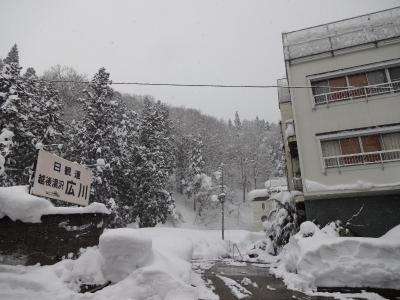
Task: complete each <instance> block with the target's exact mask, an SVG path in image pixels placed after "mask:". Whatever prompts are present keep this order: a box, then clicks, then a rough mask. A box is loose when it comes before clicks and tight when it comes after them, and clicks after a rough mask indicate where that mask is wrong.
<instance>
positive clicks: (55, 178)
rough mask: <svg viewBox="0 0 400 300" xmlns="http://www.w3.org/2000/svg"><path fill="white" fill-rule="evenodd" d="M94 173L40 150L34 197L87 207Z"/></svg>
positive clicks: (33, 191)
mask: <svg viewBox="0 0 400 300" xmlns="http://www.w3.org/2000/svg"><path fill="white" fill-rule="evenodd" d="M91 183H92V173H91V171H90V170H89V169H87V168H86V167H85V166H83V165H80V164H78V163H76V162H71V161H68V160H66V159H64V158H61V157H59V156H57V155H55V154H52V153H50V152H47V151H44V150H39V154H38V159H37V163H36V171H35V176H34V180H33V186H32V188H31V190H30V193H31V194H32V195H36V196H41V197H47V198H51V199H56V200H61V201H65V202H69V203H73V204H78V205H82V206H86V205H88V204H89V196H90V185H91Z"/></svg>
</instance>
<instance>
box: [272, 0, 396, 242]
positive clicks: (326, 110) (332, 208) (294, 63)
mask: <svg viewBox="0 0 400 300" xmlns="http://www.w3.org/2000/svg"><path fill="white" fill-rule="evenodd" d="M282 40H283V48H284V57H285V65H286V75H287V80H288V83H289V86H290V88H289V89H288V94H289V96H288V99H289V101H286V102H285V101H281V95H282V93H281V95H280V96H279V105H280V109H281V114H282V123H281V126H282V132H283V136H284V139H285V154H286V158H287V161H288V158H289V162H288V164H287V168H288V177H289V176H291V177H292V178H289V180H288V183H289V186H290V184H291V183H290V181H292V186H290V187H291V188H292V189H294V181H297V182H298V181H299V179H298V178H299V177H301V182H302V188H303V193H304V201H305V202H304V203H305V209H306V216H307V219H309V220H315V221H316V222H318V223H320V224H321V225H324V224H326V223H328V222H330V221H335V220H341V221H342V222H343V224H344V225H346V226H347V227H348V228H349V229H350V230H351V231H352V232H353V234H355V235H361V236H379V235H381V234H383V233H384V232H386V231H387V230H388V229H390V228H392V227H393V226H395V225H397V224H399V223H400V7H397V8H393V9H389V10H385V11H381V12H377V13H372V14H369V15H364V16H359V17H355V18H351V19H346V20H341V21H338V22H333V23H329V24H324V25H320V26H316V27H311V28H306V29H302V30H298V31H293V32H288V33H283V34H282ZM291 122H292V123H293V125H292V126H291V127H292V128H291V127H290V125H289V124H290V123H291ZM292 129H293V130H292ZM291 130H292V131H293V134H292V131H291ZM291 144H292V145H291ZM292 149H293V150H292ZM296 151H297V155H298V166H296V163H297V161H296V159H294V156H295V155H296V153H295V152H296ZM294 154H295V155H294ZM297 167H298V170H297ZM300 170H301V171H300ZM296 172H297V173H296ZM293 180H294V181H293Z"/></svg>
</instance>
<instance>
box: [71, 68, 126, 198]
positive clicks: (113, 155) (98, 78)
mask: <svg viewBox="0 0 400 300" xmlns="http://www.w3.org/2000/svg"><path fill="white" fill-rule="evenodd" d="M110 83H111V81H110V74H109V73H108V72H107V71H106V70H105V68H100V69H99V71H98V72H97V73H96V74H95V75H94V77H93V79H92V81H91V82H90V84H89V86H88V88H87V90H86V93H85V96H84V97H83V103H84V107H85V110H86V113H85V115H84V117H83V118H82V119H81V120H79V121H78V122H77V123H76V124H75V125H74V127H75V128H78V129H79V130H78V132H77V133H76V134H75V136H74V137H73V138H74V140H72V141H71V145H70V147H69V148H70V151H69V153H68V156H69V158H70V159H74V160H76V161H79V162H80V163H82V164H85V165H87V166H91V167H92V172H93V178H94V180H93V183H92V191H91V199H92V200H93V201H97V202H101V203H104V204H107V205H109V202H110V201H111V200H112V199H115V198H116V196H117V191H116V188H115V185H114V184H113V171H114V169H115V168H118V167H119V165H120V158H121V153H120V147H119V145H118V138H117V132H118V131H119V130H120V128H121V127H122V125H121V122H122V120H121V110H120V106H119V105H120V103H119V101H117V100H114V99H113V98H112V96H113V90H112V89H111V87H110Z"/></svg>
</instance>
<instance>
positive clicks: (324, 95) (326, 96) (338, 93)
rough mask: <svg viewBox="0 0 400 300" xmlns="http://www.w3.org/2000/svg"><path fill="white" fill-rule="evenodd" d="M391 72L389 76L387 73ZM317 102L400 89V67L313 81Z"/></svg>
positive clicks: (313, 90) (363, 96)
mask: <svg viewBox="0 0 400 300" xmlns="http://www.w3.org/2000/svg"><path fill="white" fill-rule="evenodd" d="M387 72H388V74H389V77H390V78H388V77H387V76H386V74H387ZM311 84H312V86H313V88H312V92H313V95H314V101H315V104H317V105H318V104H327V103H330V102H337V101H345V100H350V99H357V98H365V97H368V96H375V95H381V94H387V93H391V92H398V91H400V67H391V68H388V69H378V70H373V71H368V72H362V73H356V74H349V75H346V76H340V77H334V78H330V79H325V80H319V81H314V82H311Z"/></svg>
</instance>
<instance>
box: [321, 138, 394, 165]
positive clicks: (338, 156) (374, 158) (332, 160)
mask: <svg viewBox="0 0 400 300" xmlns="http://www.w3.org/2000/svg"><path fill="white" fill-rule="evenodd" d="M321 150H322V156H323V161H324V165H325V167H326V168H333V167H341V166H351V165H361V164H371V163H383V162H386V161H396V160H400V132H394V133H385V134H369V135H363V136H358V137H349V138H341V139H335V140H326V141H321Z"/></svg>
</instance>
